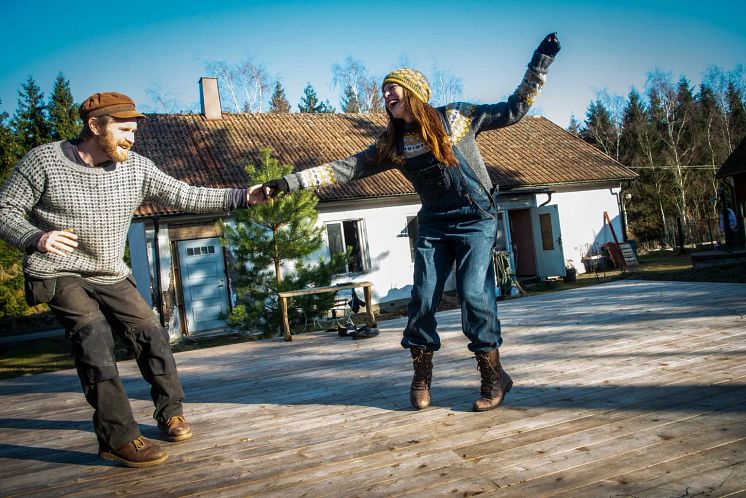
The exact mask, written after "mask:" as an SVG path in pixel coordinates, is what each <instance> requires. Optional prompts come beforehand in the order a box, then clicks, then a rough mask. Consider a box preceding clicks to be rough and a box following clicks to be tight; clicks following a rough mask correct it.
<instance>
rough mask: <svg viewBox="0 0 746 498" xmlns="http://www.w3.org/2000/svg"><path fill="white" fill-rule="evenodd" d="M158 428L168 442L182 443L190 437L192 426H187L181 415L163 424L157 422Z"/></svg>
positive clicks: (187, 423)
mask: <svg viewBox="0 0 746 498" xmlns="http://www.w3.org/2000/svg"><path fill="white" fill-rule="evenodd" d="M158 428H159V429H160V430H161V431H162V432H163V433H164V434H165V435H166V437H167V438H168V440H169V441H183V440H184V439H189V438H190V437H192V426H191V425H189V422H187V421H186V419H185V418H184V416H183V415H177V416H175V417H171V418H170V419H168V422H166V423H165V424H164V423H162V422H158Z"/></svg>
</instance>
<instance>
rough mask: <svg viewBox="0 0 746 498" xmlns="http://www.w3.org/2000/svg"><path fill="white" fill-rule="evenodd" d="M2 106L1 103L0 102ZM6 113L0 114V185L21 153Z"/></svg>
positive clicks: (0, 102)
mask: <svg viewBox="0 0 746 498" xmlns="http://www.w3.org/2000/svg"><path fill="white" fill-rule="evenodd" d="M0 104H2V101H0ZM8 117H9V116H8V113H7V112H5V111H3V112H2V113H0V184H3V183H5V180H6V179H7V178H8V176H9V175H10V172H11V171H12V170H13V166H15V164H16V162H17V161H18V159H19V158H20V157H21V151H20V149H19V147H18V144H17V143H16V139H15V136H14V135H13V131H12V130H11V128H10V126H9V125H8Z"/></svg>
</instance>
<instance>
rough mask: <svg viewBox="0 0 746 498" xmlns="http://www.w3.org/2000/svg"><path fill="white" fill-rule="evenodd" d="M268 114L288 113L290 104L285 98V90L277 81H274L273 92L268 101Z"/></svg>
mask: <svg viewBox="0 0 746 498" xmlns="http://www.w3.org/2000/svg"><path fill="white" fill-rule="evenodd" d="M269 112H273V113H289V112H290V102H288V99H287V97H286V96H285V89H284V88H282V85H281V84H280V82H279V81H275V91H274V93H272V99H271V100H270V101H269Z"/></svg>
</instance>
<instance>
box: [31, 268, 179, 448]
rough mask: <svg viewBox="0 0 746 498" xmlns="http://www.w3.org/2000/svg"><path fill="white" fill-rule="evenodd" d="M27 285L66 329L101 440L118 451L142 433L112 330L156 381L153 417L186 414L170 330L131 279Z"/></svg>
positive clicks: (34, 298) (152, 392) (148, 377)
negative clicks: (115, 348) (120, 364)
mask: <svg viewBox="0 0 746 498" xmlns="http://www.w3.org/2000/svg"><path fill="white" fill-rule="evenodd" d="M26 283H27V289H26V290H27V296H28V297H29V300H30V301H32V302H47V303H48V305H49V307H50V308H51V309H52V311H53V312H54V314H55V315H56V316H57V318H58V320H59V321H60V323H61V324H62V326H63V327H65V330H66V334H67V338H68V340H69V341H70V342H71V343H72V349H73V356H74V358H75V366H76V368H77V370H78V377H79V378H80V383H81V386H82V387H83V393H84V394H85V397H86V399H87V400H88V403H89V404H90V405H91V406H92V407H93V409H94V414H93V425H94V429H95V431H96V436H97V437H98V440H99V443H101V444H103V445H105V446H108V447H109V448H114V449H116V448H119V447H120V446H122V445H124V444H125V443H127V442H129V441H132V440H133V439H135V438H137V437H138V436H139V435H140V431H139V429H138V427H137V422H135V419H134V417H133V415H132V409H131V407H130V403H129V399H128V398H127V393H126V392H125V390H124V386H123V385H122V381H121V379H120V377H119V370H118V369H117V365H116V361H115V357H114V338H113V335H112V329H113V330H116V331H117V333H118V334H119V335H120V337H121V338H122V339H123V340H124V341H125V342H126V343H127V344H129V345H130V346H131V347H132V349H133V351H134V354H135V359H136V361H137V365H138V367H139V368H140V372H141V373H142V376H143V378H144V379H145V380H146V381H148V382H149V383H150V385H151V389H150V396H151V398H152V399H153V403H154V404H155V412H154V414H153V417H154V418H155V419H156V420H158V421H160V422H165V421H166V420H168V419H169V418H170V417H173V416H176V415H181V414H182V413H183V412H182V400H183V398H184V391H183V390H182V387H181V383H180V382H179V379H178V376H177V372H176V362H175V361H174V357H173V354H172V352H171V347H170V345H169V341H168V334H167V333H166V331H165V330H164V328H163V327H162V326H161V325H160V323H159V321H158V318H157V317H156V315H155V314H154V313H153V310H152V309H151V308H150V307H149V306H148V304H147V303H146V302H145V300H144V299H143V298H142V296H140V293H139V292H138V291H137V288H136V287H135V284H134V280H133V279H132V278H131V277H128V278H127V279H125V280H122V281H121V282H117V283H115V284H110V285H99V284H93V283H91V282H88V281H86V280H84V279H82V278H79V277H61V278H58V279H56V281H50V280H43V281H34V280H32V279H31V280H29V279H27V282H26ZM44 294H46V295H44Z"/></svg>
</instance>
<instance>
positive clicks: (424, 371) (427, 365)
mask: <svg viewBox="0 0 746 498" xmlns="http://www.w3.org/2000/svg"><path fill="white" fill-rule="evenodd" d="M409 352H410V353H411V354H412V366H413V367H414V378H412V386H411V387H410V388H409V401H410V402H411V403H412V406H413V407H415V408H417V409H418V410H422V409H423V408H427V407H428V406H430V401H431V398H430V382H431V381H432V380H433V352H432V351H426V350H424V349H419V348H410V350H409Z"/></svg>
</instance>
